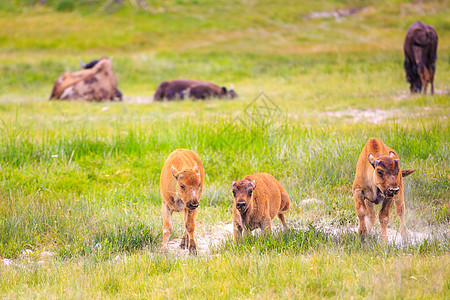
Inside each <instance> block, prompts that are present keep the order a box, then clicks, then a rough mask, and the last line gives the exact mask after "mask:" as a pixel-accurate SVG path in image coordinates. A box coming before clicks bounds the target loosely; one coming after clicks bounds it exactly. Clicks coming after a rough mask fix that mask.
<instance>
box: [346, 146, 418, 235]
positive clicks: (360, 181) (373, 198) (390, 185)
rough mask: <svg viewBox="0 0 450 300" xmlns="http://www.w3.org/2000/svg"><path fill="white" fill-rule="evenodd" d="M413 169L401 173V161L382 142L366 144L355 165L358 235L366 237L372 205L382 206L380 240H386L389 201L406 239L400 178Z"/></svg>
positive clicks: (354, 184) (373, 207) (373, 217)
mask: <svg viewBox="0 0 450 300" xmlns="http://www.w3.org/2000/svg"><path fill="white" fill-rule="evenodd" d="M414 171H415V170H403V171H401V170H400V160H399V157H398V155H397V153H396V152H395V150H394V149H391V148H389V147H388V146H386V145H385V144H384V143H383V142H382V141H381V140H379V139H375V138H371V139H369V140H368V141H367V143H366V145H365V146H364V148H363V150H362V152H361V154H360V155H359V158H358V162H357V164H356V174H355V181H354V182H353V198H354V200H355V209H356V214H357V215H358V219H359V228H358V232H359V234H361V235H362V236H363V237H365V236H367V235H368V233H369V232H370V230H371V229H372V226H373V224H374V223H375V217H376V212H375V205H376V204H379V203H381V205H382V206H381V210H380V213H379V216H378V218H379V220H380V225H381V237H382V238H383V239H384V240H387V233H386V228H387V225H388V223H389V211H390V210H391V206H392V201H394V204H395V210H396V212H397V215H398V217H399V218H400V234H401V236H402V238H403V239H405V230H404V224H403V223H404V214H405V202H404V200H403V177H406V176H408V175H410V174H412V173H413V172H414Z"/></svg>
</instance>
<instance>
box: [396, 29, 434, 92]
mask: <svg viewBox="0 0 450 300" xmlns="http://www.w3.org/2000/svg"><path fill="white" fill-rule="evenodd" d="M437 45H438V36H437V33H436V31H435V30H434V28H433V27H432V26H430V25H427V24H424V23H422V22H419V21H418V22H416V23H414V24H412V25H411V26H410V27H409V29H408V32H407V33H406V37H405V42H404V44H403V50H404V52H405V62H404V67H405V71H406V79H407V80H408V82H409V83H410V90H411V93H415V92H420V91H421V90H423V93H424V94H426V92H427V85H428V83H431V94H434V73H435V71H436V58H437Z"/></svg>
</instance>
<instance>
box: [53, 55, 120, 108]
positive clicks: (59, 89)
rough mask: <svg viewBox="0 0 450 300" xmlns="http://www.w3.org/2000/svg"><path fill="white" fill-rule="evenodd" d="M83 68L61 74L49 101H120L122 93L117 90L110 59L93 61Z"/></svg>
mask: <svg viewBox="0 0 450 300" xmlns="http://www.w3.org/2000/svg"><path fill="white" fill-rule="evenodd" d="M83 68H85V69H84V70H81V71H78V72H73V73H69V72H64V73H63V74H61V76H59V78H58V79H57V80H56V82H55V84H54V86H53V90H52V94H51V96H50V99H63V100H73V99H80V100H86V101H107V100H114V99H118V100H120V101H122V93H121V92H120V91H119V90H118V89H117V78H116V75H115V74H114V72H113V70H112V64H111V60H110V59H108V58H102V59H100V60H95V61H92V62H91V63H89V64H88V65H84V66H83Z"/></svg>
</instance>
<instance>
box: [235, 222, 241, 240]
mask: <svg viewBox="0 0 450 300" xmlns="http://www.w3.org/2000/svg"><path fill="white" fill-rule="evenodd" d="M242 232H243V228H242V226H241V225H239V223H238V222H236V221H234V222H233V235H234V239H235V240H238V239H239V238H241V237H242Z"/></svg>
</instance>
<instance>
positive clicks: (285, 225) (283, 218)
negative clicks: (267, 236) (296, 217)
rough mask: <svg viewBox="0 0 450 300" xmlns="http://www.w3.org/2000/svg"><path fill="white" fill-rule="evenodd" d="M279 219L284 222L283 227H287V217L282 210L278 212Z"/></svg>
mask: <svg viewBox="0 0 450 300" xmlns="http://www.w3.org/2000/svg"><path fill="white" fill-rule="evenodd" d="M278 219H280V221H281V223H282V224H283V227H284V228H285V229H286V228H287V224H286V218H285V217H284V213H282V212H280V213H278Z"/></svg>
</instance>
